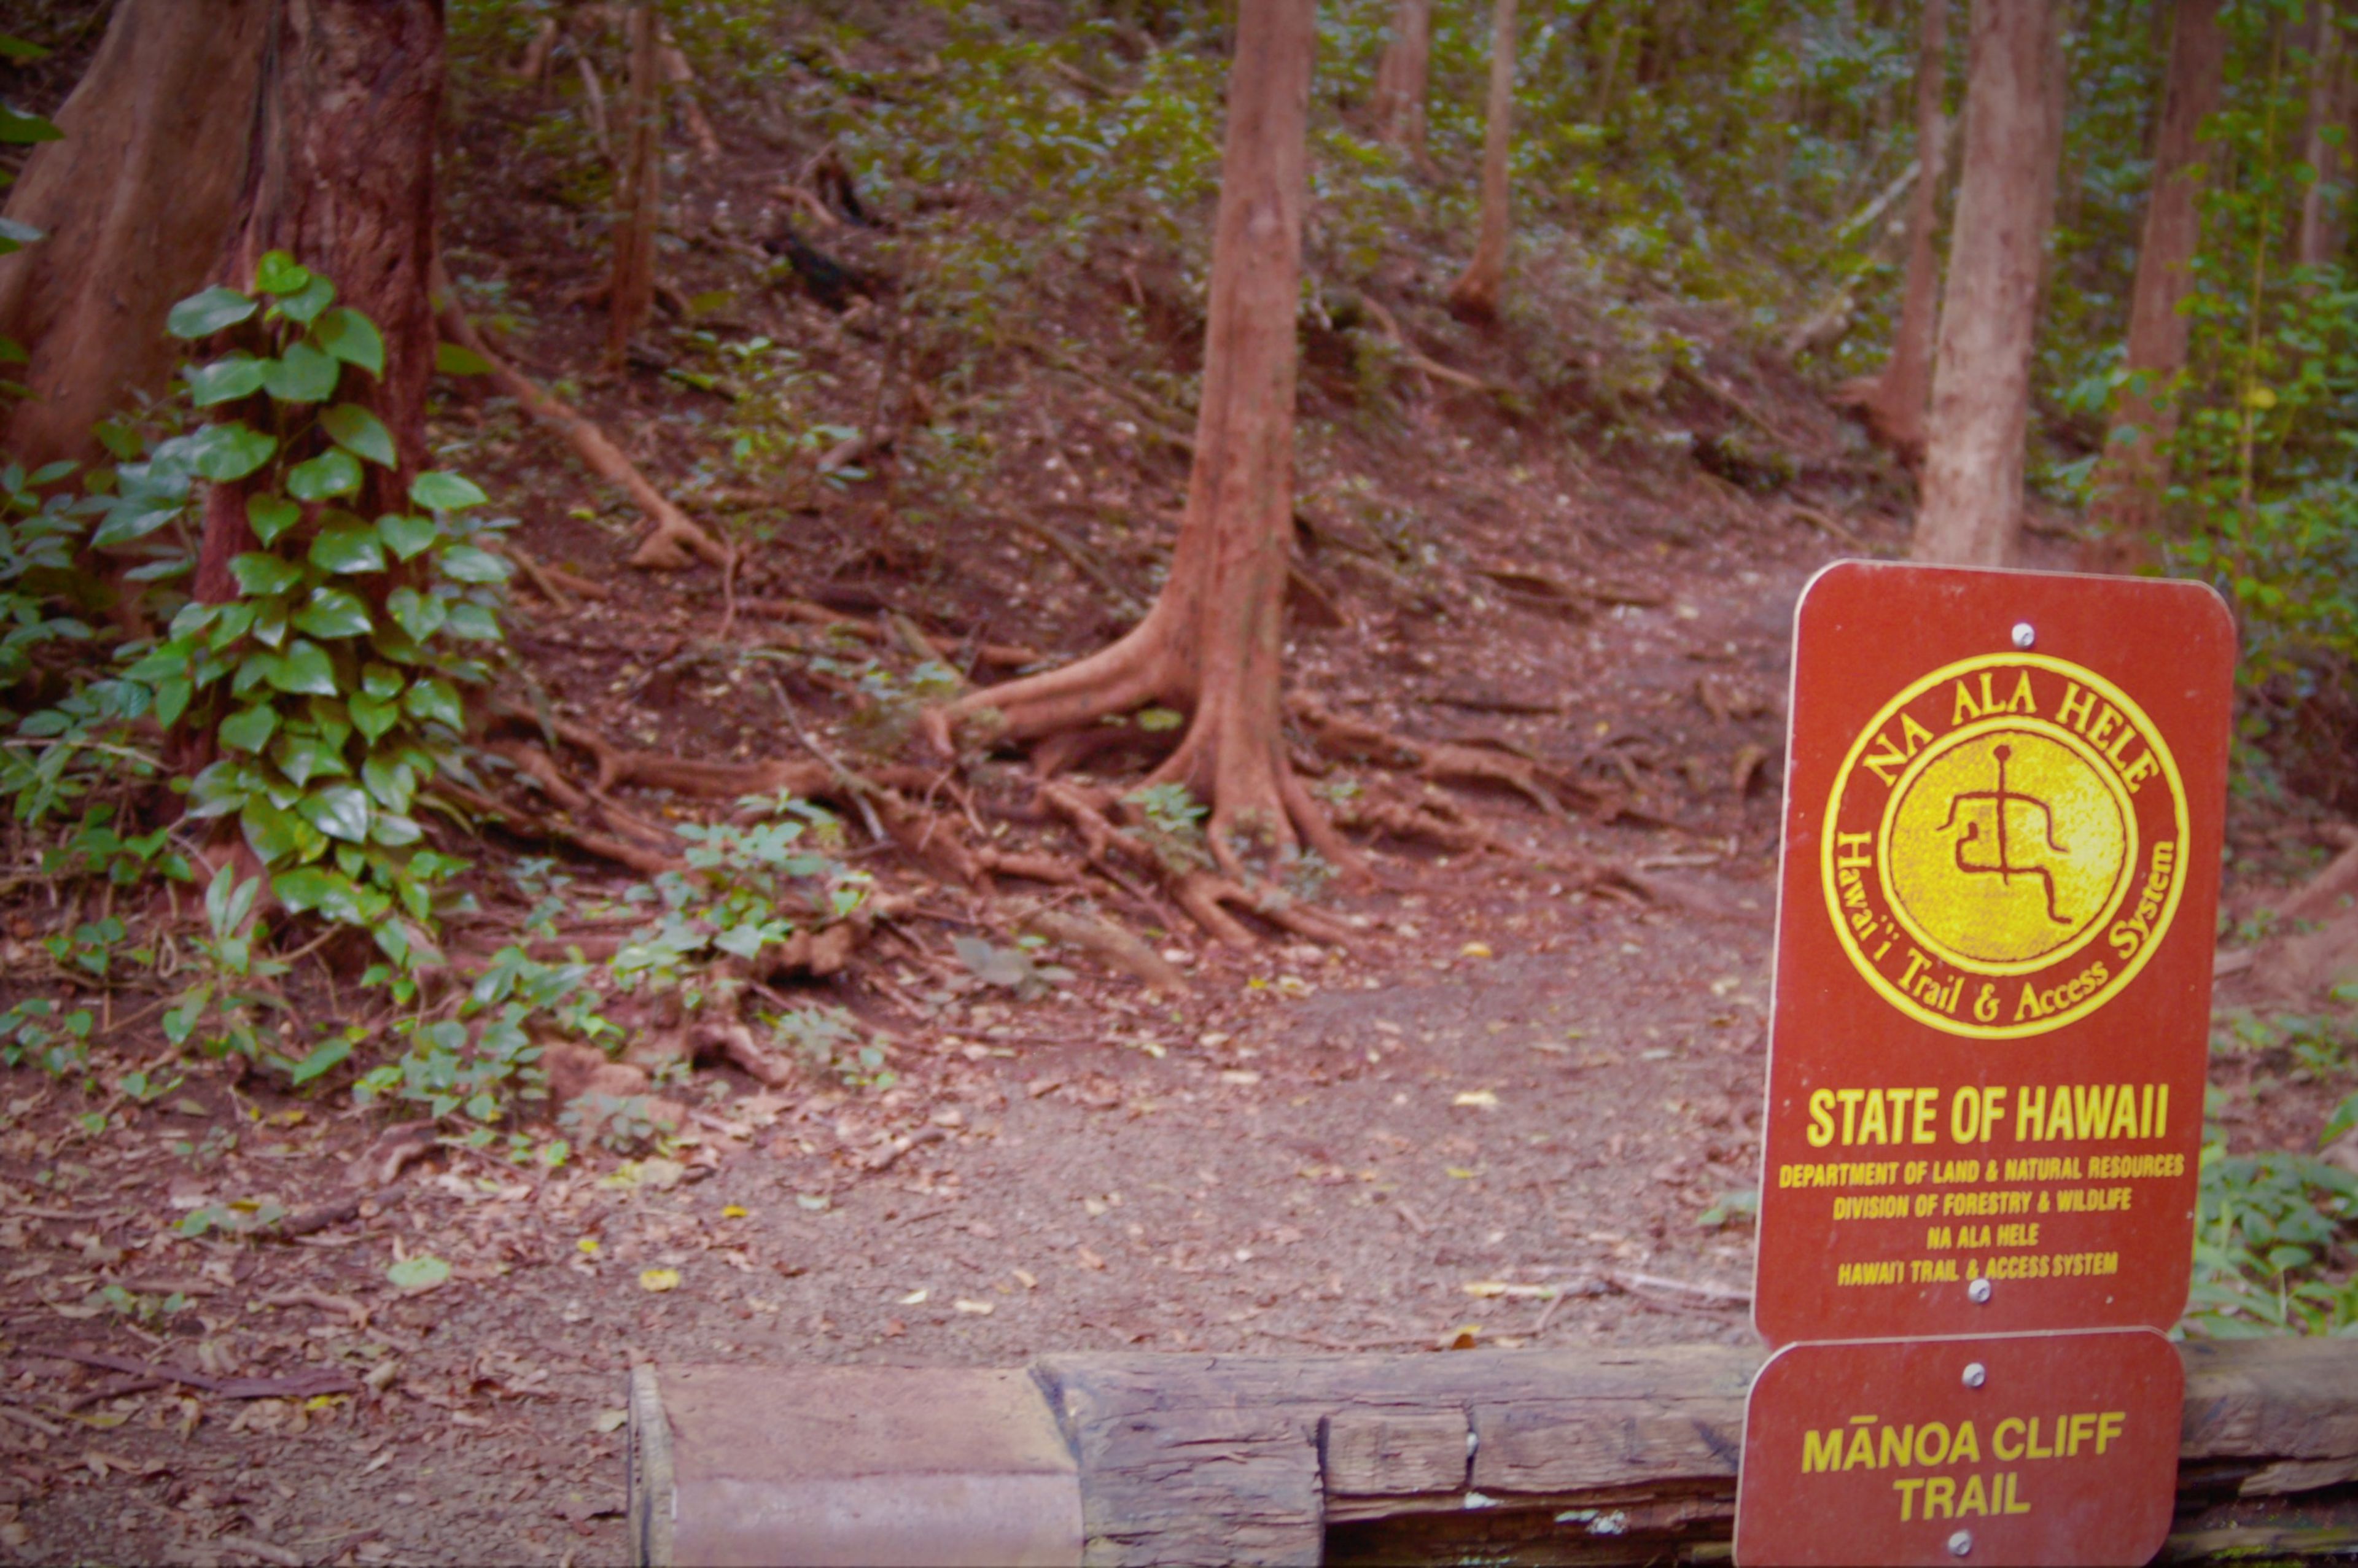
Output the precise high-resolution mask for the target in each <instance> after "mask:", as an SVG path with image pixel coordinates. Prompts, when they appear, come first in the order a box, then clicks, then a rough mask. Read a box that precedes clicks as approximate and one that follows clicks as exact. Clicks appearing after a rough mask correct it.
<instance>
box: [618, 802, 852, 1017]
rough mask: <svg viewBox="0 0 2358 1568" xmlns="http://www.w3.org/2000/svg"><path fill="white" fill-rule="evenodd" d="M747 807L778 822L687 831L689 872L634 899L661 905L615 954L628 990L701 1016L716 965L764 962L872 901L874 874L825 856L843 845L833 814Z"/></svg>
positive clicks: (780, 805)
mask: <svg viewBox="0 0 2358 1568" xmlns="http://www.w3.org/2000/svg"><path fill="white" fill-rule="evenodd" d="M740 805H741V806H744V807H745V808H746V809H748V810H753V811H760V812H763V813H764V814H765V815H767V816H769V817H770V820H768V821H764V822H756V823H752V824H750V825H740V824H736V823H725V822H724V823H716V824H712V825H710V826H706V825H703V824H698V823H688V824H685V825H683V826H682V827H680V829H679V833H680V836H681V837H682V838H686V839H687V841H688V850H687V863H688V867H689V870H688V871H687V872H685V873H683V872H678V871H666V872H664V873H663V874H661V875H659V876H657V877H656V878H655V879H654V882H653V883H651V884H650V883H642V884H641V885H639V886H638V887H635V888H633V889H632V890H631V892H630V893H629V894H628V895H626V896H628V897H630V898H632V899H633V901H634V902H637V903H656V904H658V905H660V908H659V910H658V911H657V913H656V914H655V917H654V920H653V922H652V923H650V924H649V925H647V926H645V927H644V928H643V929H642V930H641V931H640V932H639V933H638V934H637V935H634V936H633V938H632V940H631V941H630V942H629V943H628V944H627V945H626V946H624V947H623V948H622V951H621V952H619V953H617V954H616V955H615V956H614V961H613V965H612V973H613V976H614V979H615V981H616V983H618V984H619V985H621V986H622V987H623V988H624V989H637V988H640V987H645V988H647V989H654V990H676V991H677V992H678V993H679V995H680V1000H681V1003H682V1005H683V1006H684V1007H686V1008H687V1009H688V1010H690V1011H694V1010H695V1009H698V1008H700V1007H702V1006H703V1005H704V1004H705V1002H706V1001H707V1000H709V999H710V996H711V995H712V990H711V988H710V986H709V983H708V980H707V979H706V976H707V974H708V971H709V970H710V969H711V968H712V967H713V966H714V965H715V964H717V963H719V962H722V961H725V960H732V959H733V960H737V961H740V962H742V963H758V962H759V960H760V958H761V956H762V954H763V950H764V949H766V948H769V947H771V946H775V945H777V944H779V943H783V942H784V941H785V940H786V938H787V937H789V936H791V935H794V933H795V931H796V930H798V929H801V928H803V927H805V926H817V925H826V924H828V923H830V922H833V921H838V920H842V919H845V918H847V917H848V916H849V915H850V914H852V912H853V911H855V910H857V909H858V908H859V907H860V902H861V901H862V900H863V899H865V898H866V897H867V892H868V883H869V878H868V876H867V873H865V872H863V871H851V870H849V869H847V868H846V867H845V866H844V865H843V864H842V863H841V862H840V861H838V860H836V859H835V858H834V857H833V856H832V855H831V854H828V853H826V852H825V851H827V850H829V849H835V848H837V847H838V846H839V845H840V844H841V843H842V841H843V825H842V823H841V821H840V820H839V819H838V818H837V817H836V816H835V815H834V814H833V813H831V812H828V811H826V810H824V809H822V808H821V807H819V806H813V805H811V804H810V803H809V802H807V801H803V800H797V799H794V798H792V797H780V798H777V799H764V798H761V797H750V798H748V799H746V800H744V801H741V802H740Z"/></svg>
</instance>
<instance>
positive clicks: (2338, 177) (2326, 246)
mask: <svg viewBox="0 0 2358 1568" xmlns="http://www.w3.org/2000/svg"><path fill="white" fill-rule="evenodd" d="M2314 9H2315V11H2316V19H2317V38H2316V41H2315V43H2314V44H2313V45H2312V46H2311V49H2310V54H2309V129H2308V134H2307V135H2306V136H2305V137H2304V138H2303V146H2302V150H2301V161H2302V162H2304V163H2306V164H2308V165H2309V169H2310V171H2311V172H2312V174H2313V175H2314V177H2315V178H2312V179H2311V180H2310V181H2309V189H2306V190H2304V191H2302V192H2301V198H2300V229H2299V233H2298V236H2297V237H2296V239H2295V242H2294V245H2293V263H2294V265H2297V266H2324V265H2328V264H2329V263H2332V262H2336V261H2339V260H2341V259H2342V243H2343V240H2344V235H2345V230H2344V228H2343V224H2342V212H2343V210H2344V207H2345V204H2346V203H2347V202H2348V201H2349V199H2350V144H2349V136H2350V127H2349V110H2350V52H2349V41H2348V40H2347V39H2346V38H2343V37H2342V7H2341V5H2338V4H2336V0H2316V4H2315V6H2314Z"/></svg>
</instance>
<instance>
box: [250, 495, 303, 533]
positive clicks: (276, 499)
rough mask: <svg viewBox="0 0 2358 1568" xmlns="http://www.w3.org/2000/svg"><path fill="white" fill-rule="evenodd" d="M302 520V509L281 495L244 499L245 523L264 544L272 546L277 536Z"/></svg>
mask: <svg viewBox="0 0 2358 1568" xmlns="http://www.w3.org/2000/svg"><path fill="white" fill-rule="evenodd" d="M302 520H303V509H302V508H301V507H299V506H297V505H296V504H295V503H293V502H291V501H289V500H287V498H286V497H285V496H283V495H249V496H247V497H246V498H245V521H246V524H247V526H249V527H251V528H252V529H253V530H254V537H255V538H257V539H259V540H261V541H262V542H263V543H264V544H265V545H267V544H272V543H274V542H276V539H277V537H278V535H281V534H284V533H285V532H287V529H289V528H292V527H293V526H295V524H297V523H299V522H301V521H302Z"/></svg>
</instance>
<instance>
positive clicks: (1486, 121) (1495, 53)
mask: <svg viewBox="0 0 2358 1568" xmlns="http://www.w3.org/2000/svg"><path fill="white" fill-rule="evenodd" d="M1514 114H1515V0H1490V102H1489V105H1488V107H1487V111H1486V113H1485V114H1484V117H1483V122H1482V232H1481V236H1480V238H1479V239H1477V240H1476V242H1475V245H1474V259H1473V260H1472V261H1470V262H1468V263H1466V271H1465V272H1464V274H1463V275H1461V276H1459V277H1458V279H1457V281H1456V283H1455V284H1454V285H1452V286H1451V287H1450V290H1449V306H1450V308H1451V309H1453V310H1455V311H1457V312H1459V313H1460V314H1462V315H1466V316H1473V317H1477V318H1488V317H1493V316H1496V315H1497V314H1498V289H1499V287H1500V286H1501V285H1503V284H1504V283H1505V282H1506V280H1507V154H1508V151H1509V146H1510V141H1509V138H1510V135H1511V133H1512V127H1513V122H1514Z"/></svg>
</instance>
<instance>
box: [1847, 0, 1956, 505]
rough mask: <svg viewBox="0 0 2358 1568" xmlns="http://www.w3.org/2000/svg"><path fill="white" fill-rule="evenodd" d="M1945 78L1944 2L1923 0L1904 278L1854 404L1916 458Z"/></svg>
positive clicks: (1936, 288) (1930, 316) (1931, 310)
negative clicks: (1875, 367)
mask: <svg viewBox="0 0 2358 1568" xmlns="http://www.w3.org/2000/svg"><path fill="white" fill-rule="evenodd" d="M1948 77H1949V5H1948V0H1924V9H1923V16H1922V17H1921V19H1920V32H1919V43H1918V50H1917V58H1916V188H1915V190H1914V191H1913V193H1912V194H1911V195H1910V196H1909V203H1908V279H1907V283H1906V286H1905V288H1904V291H1903V292H1902V294H1901V297H1900V306H1899V326H1898V330H1896V331H1895V332H1894V333H1893V334H1892V341H1891V358H1890V360H1889V361H1888V362H1886V363H1885V365H1884V367H1883V369H1882V371H1881V373H1878V374H1877V376H1876V377H1875V379H1874V381H1873V382H1871V383H1870V384H1868V385H1867V386H1866V388H1865V389H1863V394H1862V395H1861V397H1860V399H1859V401H1860V405H1861V407H1862V410H1863V412H1864V413H1865V415H1866V422H1867V427H1868V428H1869V429H1871V430H1873V431H1874V432H1875V434H1876V436H1877V438H1879V439H1881V440H1882V441H1884V442H1885V443H1886V444H1887V445H1888V446H1890V447H1892V448H1894V449H1897V450H1898V451H1899V452H1901V453H1902V454H1904V455H1906V456H1907V457H1908V458H1909V460H1911V461H1915V460H1920V459H1921V458H1922V456H1923V452H1924V406H1925V403H1926V402H1927V401H1928V400H1929V399H1930V398H1931V395H1932V335H1933V333H1934V332H1935V331H1936V330H1938V328H1939V326H1940V299H1941V256H1940V250H1939V247H1938V245H1937V244H1936V243H1935V241H1936V239H1937V234H1936V232H1935V231H1936V230H1937V229H1938V228H1939V226H1940V221H1941V176H1942V164H1943V163H1944V162H1945V161H1946V157H1945V155H1946V153H1947V150H1948V147H1947V144H1948V131H1947V127H1946V126H1945V125H1943V124H1942V116H1941V93H1942V88H1943V87H1944V86H1945V85H1946V84H1947V82H1948Z"/></svg>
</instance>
